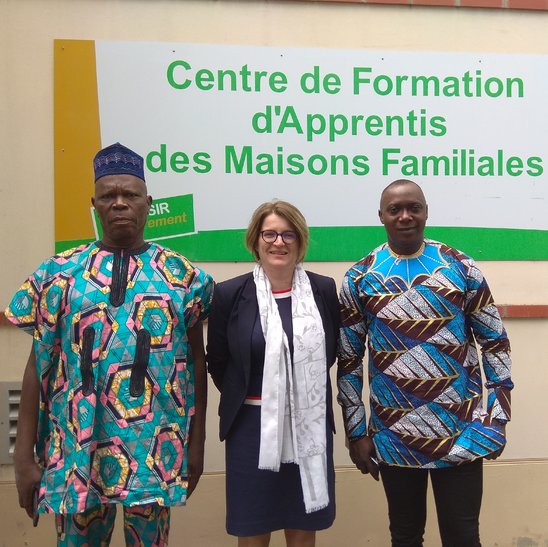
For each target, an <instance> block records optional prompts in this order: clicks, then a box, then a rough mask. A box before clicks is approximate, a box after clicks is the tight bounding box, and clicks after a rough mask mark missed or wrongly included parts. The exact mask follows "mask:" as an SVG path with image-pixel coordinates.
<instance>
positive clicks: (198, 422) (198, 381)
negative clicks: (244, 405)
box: [6, 143, 213, 547]
mask: <svg viewBox="0 0 548 547" xmlns="http://www.w3.org/2000/svg"><path fill="white" fill-rule="evenodd" d="M94 169H95V195H94V197H93V198H92V203H93V205H94V206H95V209H96V211H97V214H98V216H99V219H100V222H101V225H102V228H103V237H102V239H101V241H96V242H94V243H90V244H88V245H82V246H80V247H78V248H75V249H71V250H70V251H66V252H64V253H60V254H58V255H55V256H53V257H52V258H49V259H48V260H46V261H45V262H44V263H43V264H42V265H41V266H40V268H38V270H36V271H35V272H34V273H33V274H32V275H31V276H30V277H29V278H28V279H27V281H26V282H25V283H24V284H23V285H22V286H21V288H20V289H19V291H18V292H17V293H16V294H15V296H14V297H13V299H12V301H11V303H10V305H9V307H8V308H7V310H6V317H7V318H8V320H10V321H11V322H12V323H14V324H15V325H17V326H18V327H21V328H23V329H24V330H25V331H27V332H29V333H30V334H32V335H33V338H34V340H33V347H32V350H31V353H30V356H29V360H28V363H27V367H26V369H25V374H24V378H23V387H22V396H21V404H20V415H19V424H18V433H17V441H16V452H15V473H16V483H17V489H18V492H19V502H20V505H21V506H22V507H24V508H25V509H26V511H27V513H28V514H29V516H32V515H33V513H36V512H49V513H55V515H56V527H57V537H58V545H66V546H71V547H72V546H79V545H108V543H109V541H110V537H111V534H112V530H113V527H114V517H115V513H116V504H121V505H123V507H124V533H125V537H126V543H127V545H146V546H147V547H148V546H161V545H166V544H167V538H168V533H169V507H170V506H172V505H184V504H185V502H186V498H187V497H188V496H189V495H190V494H191V493H192V491H193V489H194V487H195V486H196V483H197V482H198V479H199V478H200V475H201V473H202V470H203V454H204V440H205V406H206V393H207V392H206V389H207V384H206V381H207V379H206V375H205V374H206V370H205V359H204V348H203V338H202V320H203V319H204V318H205V317H206V315H207V313H208V311H209V305H210V301H211V296H212V290H213V282H212V279H211V277H210V276H208V275H207V274H205V273H204V272H202V271H200V270H199V269H198V268H196V267H194V266H193V265H192V264H190V263H189V262H188V261H187V259H186V258H185V257H183V256H181V255H180V254H178V253H176V252H173V251H170V250H169V249H167V248H164V247H161V246H160V245H156V244H154V243H146V242H145V241H144V239H143V231H144V226H145V222H146V219H147V215H148V212H149V210H150V205H151V203H152V199H151V197H150V196H148V195H147V187H146V184H145V181H144V166H143V158H142V157H141V156H139V155H138V154H136V153H135V152H133V151H131V150H129V149H128V148H126V147H124V146H122V145H120V144H119V143H116V144H115V145H112V146H110V147H108V148H105V149H104V150H101V151H100V152H99V153H98V154H97V155H96V156H95V159H94ZM35 455H36V456H37V459H38V462H39V463H36V461H35ZM33 498H34V505H35V507H34V508H33Z"/></svg>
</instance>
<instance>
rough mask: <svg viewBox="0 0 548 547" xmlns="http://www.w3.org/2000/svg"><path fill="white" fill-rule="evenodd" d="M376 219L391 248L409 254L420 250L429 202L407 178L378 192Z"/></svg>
mask: <svg viewBox="0 0 548 547" xmlns="http://www.w3.org/2000/svg"><path fill="white" fill-rule="evenodd" d="M379 218H380V220H381V222H382V223H383V224H384V228H385V230H386V235H387V237H388V244H389V245H390V248H391V249H392V251H394V252H395V253H396V254H399V255H411V254H413V253H416V252H417V251H418V250H419V249H420V247H421V245H422V242H423V241H424V226H425V225H426V219H427V218H428V205H426V199H425V198H424V194H423V193H422V190H421V189H420V187H419V186H418V185H416V184H415V183H414V182H410V181H409V182H406V183H403V184H395V185H393V186H388V187H387V188H385V189H384V191H383V193H382V195H381V204H380V209H379Z"/></svg>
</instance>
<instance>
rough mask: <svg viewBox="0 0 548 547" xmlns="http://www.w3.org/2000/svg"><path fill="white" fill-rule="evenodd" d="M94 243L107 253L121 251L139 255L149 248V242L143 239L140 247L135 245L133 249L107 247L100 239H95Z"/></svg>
mask: <svg viewBox="0 0 548 547" xmlns="http://www.w3.org/2000/svg"><path fill="white" fill-rule="evenodd" d="M95 245H97V247H99V249H101V250H102V251H107V252H108V253H114V254H116V253H123V254H128V255H140V254H141V253H144V252H145V251H148V249H149V248H150V243H148V242H147V241H145V242H144V243H143V245H141V246H140V247H136V248H135V249H115V248H114V247H109V246H108V245H105V244H104V243H103V242H102V241H96V242H95Z"/></svg>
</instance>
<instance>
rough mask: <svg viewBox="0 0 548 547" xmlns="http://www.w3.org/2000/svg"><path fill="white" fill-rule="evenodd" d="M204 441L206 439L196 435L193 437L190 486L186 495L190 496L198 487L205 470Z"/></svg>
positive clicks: (190, 448)
mask: <svg viewBox="0 0 548 547" xmlns="http://www.w3.org/2000/svg"><path fill="white" fill-rule="evenodd" d="M204 442H205V439H199V438H198V436H197V435H196V436H195V437H194V438H192V437H191V439H190V443H189V447H188V463H187V472H188V488H187V493H186V497H187V499H188V498H190V496H191V494H192V492H194V489H195V488H196V485H197V484H198V481H199V480H200V477H201V476H202V473H203V471H204Z"/></svg>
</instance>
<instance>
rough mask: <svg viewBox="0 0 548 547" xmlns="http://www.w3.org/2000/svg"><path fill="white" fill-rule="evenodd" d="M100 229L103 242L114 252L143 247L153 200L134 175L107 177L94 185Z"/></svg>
mask: <svg viewBox="0 0 548 547" xmlns="http://www.w3.org/2000/svg"><path fill="white" fill-rule="evenodd" d="M91 203H92V205H93V206H94V207H95V210H96V211H97V214H98V215H99V220H100V221H101V226H102V227H103V239H102V241H103V243H104V244H105V245H107V246H108V247H112V248H114V249H135V248H137V247H140V246H141V245H143V244H144V239H143V232H144V229H145V223H146V220H147V216H148V212H149V211H150V206H151V204H152V198H151V197H150V196H149V195H147V187H146V184H145V182H144V181H143V180H141V179H140V178H137V177H135V176H133V175H106V176H104V177H101V178H100V179H98V180H97V182H96V183H95V196H94V197H92V198H91Z"/></svg>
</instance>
